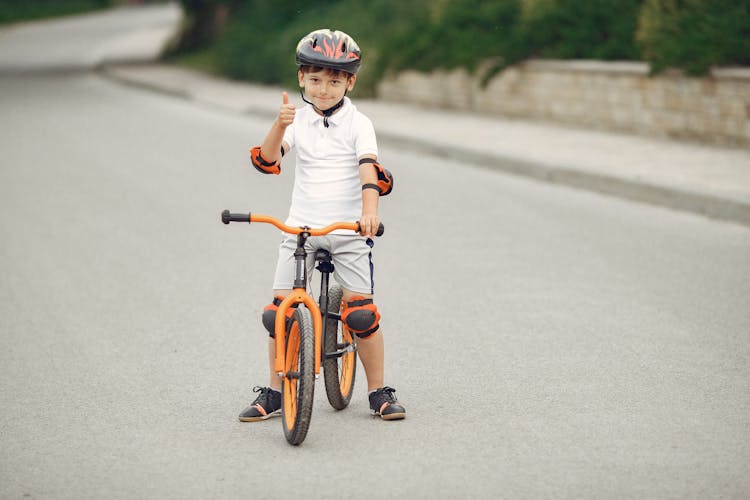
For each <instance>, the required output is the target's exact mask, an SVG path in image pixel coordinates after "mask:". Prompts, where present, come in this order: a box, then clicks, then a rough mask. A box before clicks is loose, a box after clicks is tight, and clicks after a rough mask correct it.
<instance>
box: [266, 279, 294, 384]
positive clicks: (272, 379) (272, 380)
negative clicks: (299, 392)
mask: <svg viewBox="0 0 750 500" xmlns="http://www.w3.org/2000/svg"><path fill="white" fill-rule="evenodd" d="M291 292H292V291H291V290H274V291H273V295H274V297H276V296H278V297H282V298H283V297H286V296H287V295H289V294H290V293H291ZM275 360H276V339H275V338H273V337H268V377H269V384H268V385H269V386H270V387H271V389H273V390H276V391H281V377H279V376H278V375H276V369H275V366H274V364H275V363H274V362H275Z"/></svg>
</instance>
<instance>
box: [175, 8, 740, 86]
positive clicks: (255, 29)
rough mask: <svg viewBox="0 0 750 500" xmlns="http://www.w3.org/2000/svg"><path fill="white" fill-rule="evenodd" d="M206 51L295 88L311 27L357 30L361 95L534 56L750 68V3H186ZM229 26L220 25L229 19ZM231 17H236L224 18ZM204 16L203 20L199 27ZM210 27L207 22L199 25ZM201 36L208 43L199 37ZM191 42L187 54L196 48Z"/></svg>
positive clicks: (693, 69) (245, 73)
mask: <svg viewBox="0 0 750 500" xmlns="http://www.w3.org/2000/svg"><path fill="white" fill-rule="evenodd" d="M183 5H184V6H185V9H186V11H187V14H188V19H192V24H191V26H192V29H191V30H188V32H187V33H186V35H185V37H184V39H185V40H192V41H193V42H194V43H192V44H184V43H183V44H182V48H178V51H177V52H178V53H179V52H185V51H188V52H189V51H195V50H202V51H204V52H203V53H204V54H208V57H209V58H210V59H211V60H212V63H211V65H212V67H214V68H215V69H216V70H217V71H219V72H220V73H222V74H225V75H228V76H231V77H233V78H238V79H243V80H252V81H257V82H263V83H275V84H278V83H283V84H287V85H295V81H296V80H295V67H294V48H295V46H296V43H297V41H298V40H299V39H300V38H301V37H302V36H303V35H305V34H306V33H308V32H310V31H312V30H313V29H318V28H321V27H329V28H335V29H340V30H343V31H346V32H347V33H349V34H350V35H352V36H353V37H354V38H355V39H356V40H357V41H358V42H359V44H360V47H362V50H363V64H362V70H361V73H360V78H359V82H360V83H359V84H358V89H359V91H360V92H361V93H366V94H371V93H372V92H373V89H374V86H375V84H376V83H377V81H379V80H380V79H381V78H382V77H383V75H384V74H385V73H386V72H388V71H399V70H403V69H407V68H412V69H417V70H421V71H430V70H433V69H436V68H455V67H466V68H468V69H469V70H475V69H476V68H477V67H478V66H479V65H480V64H482V63H484V62H486V61H491V62H493V66H491V67H490V68H489V69H490V71H489V72H488V73H487V74H486V77H487V78H489V77H490V76H492V74H494V73H495V72H497V71H500V70H501V69H502V68H504V67H506V66H508V65H511V64H515V63H517V62H519V61H523V60H524V59H528V58H531V57H537V58H559V59H602V60H645V61H647V62H650V63H652V66H653V68H654V69H655V70H656V71H659V70H661V69H664V68H666V67H672V66H673V67H678V68H684V69H685V70H686V71H688V72H689V73H691V74H701V73H705V72H706V71H708V69H709V67H710V66H711V65H729V64H740V65H742V64H748V63H750V0H432V1H430V0H412V1H408V2H404V1H403V0H319V1H317V2H309V1H300V0H286V1H283V2H272V1H270V0H245V1H241V0H183ZM221 12H224V13H227V12H228V13H229V16H228V22H226V23H221V22H217V18H220V17H222V16H221V15H219V13H221ZM225 17H226V16H225ZM199 21H200V22H199ZM201 26H202V27H201ZM201 35H202V36H201ZM186 47H187V49H186Z"/></svg>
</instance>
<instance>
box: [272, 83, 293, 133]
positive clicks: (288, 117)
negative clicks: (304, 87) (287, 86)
mask: <svg viewBox="0 0 750 500" xmlns="http://www.w3.org/2000/svg"><path fill="white" fill-rule="evenodd" d="M295 113H297V109H296V108H295V107H294V104H290V103H289V94H287V93H286V92H284V93H282V94H281V109H280V110H279V116H278V118H276V121H277V122H278V124H279V125H280V126H281V127H282V128H287V127H288V126H289V125H291V124H292V122H293V121H294V115H295Z"/></svg>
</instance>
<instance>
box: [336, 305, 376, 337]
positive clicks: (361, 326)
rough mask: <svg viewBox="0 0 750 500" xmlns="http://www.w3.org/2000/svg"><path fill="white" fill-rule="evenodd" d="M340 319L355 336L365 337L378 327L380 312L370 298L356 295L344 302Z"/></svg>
mask: <svg viewBox="0 0 750 500" xmlns="http://www.w3.org/2000/svg"><path fill="white" fill-rule="evenodd" d="M341 321H343V322H344V324H345V325H346V326H347V328H349V330H350V331H351V332H352V333H354V334H355V335H356V336H357V337H359V338H365V337H369V336H370V335H372V334H373V333H375V332H376V331H378V328H380V313H379V312H378V307H377V306H376V305H375V304H374V303H373V302H372V299H366V298H364V297H362V296H360V295H358V296H356V297H352V298H351V300H349V302H347V303H346V305H345V307H344V314H342V315H341Z"/></svg>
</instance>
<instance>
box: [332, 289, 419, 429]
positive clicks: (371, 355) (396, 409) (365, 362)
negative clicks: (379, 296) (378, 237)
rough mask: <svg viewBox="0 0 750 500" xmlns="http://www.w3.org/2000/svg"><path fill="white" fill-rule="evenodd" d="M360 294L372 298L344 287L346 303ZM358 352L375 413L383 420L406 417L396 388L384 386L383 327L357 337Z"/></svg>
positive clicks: (371, 406)
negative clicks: (397, 397)
mask: <svg viewBox="0 0 750 500" xmlns="http://www.w3.org/2000/svg"><path fill="white" fill-rule="evenodd" d="M355 295H359V296H360V297H364V298H365V299H372V297H373V296H372V295H371V294H364V295H363V294H355V293H353V292H351V291H350V290H347V289H344V297H343V300H344V303H347V302H348V301H349V300H350V299H351V297H353V296H355ZM357 353H358V354H359V359H360V360H361V361H362V366H364V367H365V376H366V377H367V392H368V398H369V400H370V409H371V410H372V412H373V414H375V415H377V416H379V417H381V418H382V419H383V420H400V419H402V418H404V417H406V410H405V409H404V406H403V405H402V404H401V403H399V402H398V400H397V399H396V395H395V394H394V393H395V392H396V390H395V389H393V388H392V387H385V386H384V380H385V377H384V372H385V342H384V340H383V328H382V327H379V328H378V329H377V331H375V332H374V333H372V334H370V335H367V336H365V337H364V338H363V337H358V338H357Z"/></svg>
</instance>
